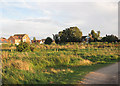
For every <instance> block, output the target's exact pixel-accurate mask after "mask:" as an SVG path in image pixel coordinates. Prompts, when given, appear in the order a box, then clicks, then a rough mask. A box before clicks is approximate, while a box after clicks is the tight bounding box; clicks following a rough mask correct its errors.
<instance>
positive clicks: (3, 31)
mask: <svg viewBox="0 0 120 86" xmlns="http://www.w3.org/2000/svg"><path fill="white" fill-rule="evenodd" d="M73 26H77V27H78V28H79V29H80V30H81V31H82V33H83V35H88V33H90V32H91V30H92V29H93V30H95V31H96V32H97V31H100V32H101V36H105V35H106V34H113V35H116V36H118V0H109V1H108V0H99V1H98V0H84V1H83V0H66V1H65V0H58V1H55V0H44V1H43V0H0V35H1V37H5V38H9V37H10V36H11V35H14V34H18V33H19V34H24V33H25V34H28V35H29V37H30V38H31V39H32V38H33V37H36V39H45V38H47V37H51V38H53V36H52V34H57V33H58V32H59V31H62V30H64V29H66V28H69V27H73Z"/></svg>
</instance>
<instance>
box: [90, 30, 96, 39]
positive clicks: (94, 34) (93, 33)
mask: <svg viewBox="0 0 120 86" xmlns="http://www.w3.org/2000/svg"><path fill="white" fill-rule="evenodd" d="M91 35H92V38H94V39H95V38H98V36H97V33H95V31H94V30H91Z"/></svg>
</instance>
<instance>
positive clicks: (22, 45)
mask: <svg viewBox="0 0 120 86" xmlns="http://www.w3.org/2000/svg"><path fill="white" fill-rule="evenodd" d="M16 50H17V51H19V52H25V51H30V45H29V44H28V43H26V42H22V41H21V42H20V44H19V45H17V47H16Z"/></svg>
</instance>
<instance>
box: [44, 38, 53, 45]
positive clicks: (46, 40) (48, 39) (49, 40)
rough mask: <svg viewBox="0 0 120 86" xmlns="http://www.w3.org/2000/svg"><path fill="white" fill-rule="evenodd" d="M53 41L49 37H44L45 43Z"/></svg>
mask: <svg viewBox="0 0 120 86" xmlns="http://www.w3.org/2000/svg"><path fill="white" fill-rule="evenodd" d="M52 42H53V40H52V39H51V38H50V37H47V38H46V39H45V44H51V43H52Z"/></svg>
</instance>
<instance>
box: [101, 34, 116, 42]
mask: <svg viewBox="0 0 120 86" xmlns="http://www.w3.org/2000/svg"><path fill="white" fill-rule="evenodd" d="M101 40H102V42H115V41H118V37H116V36H114V35H106V37H103V38H102V39H101Z"/></svg>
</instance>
